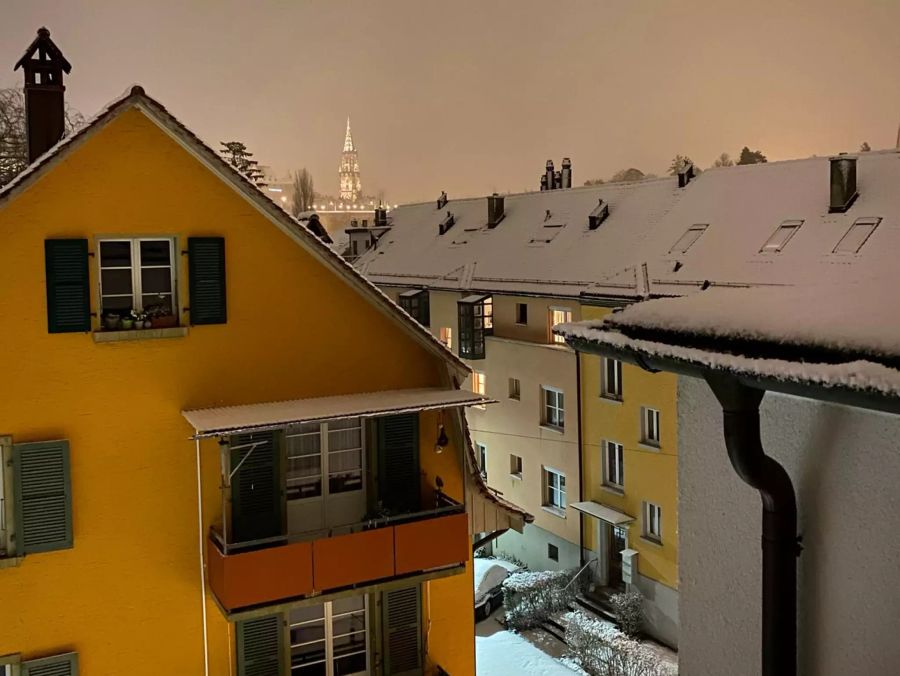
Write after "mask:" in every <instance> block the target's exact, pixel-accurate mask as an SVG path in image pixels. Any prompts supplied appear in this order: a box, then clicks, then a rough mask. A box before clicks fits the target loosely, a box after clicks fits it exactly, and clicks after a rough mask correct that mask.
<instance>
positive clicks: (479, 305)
mask: <svg viewBox="0 0 900 676" xmlns="http://www.w3.org/2000/svg"><path fill="white" fill-rule="evenodd" d="M457 310H458V313H459V317H458V318H459V356H460V357H463V358H464V359H484V337H485V336H488V335H491V334H492V333H493V332H494V299H493V297H492V296H490V295H484V296H482V295H473V296H466V297H465V298H462V299H461V300H458V301H457Z"/></svg>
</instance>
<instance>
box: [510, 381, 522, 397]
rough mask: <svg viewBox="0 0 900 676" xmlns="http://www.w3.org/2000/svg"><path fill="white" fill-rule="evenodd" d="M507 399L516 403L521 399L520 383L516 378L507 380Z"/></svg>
mask: <svg viewBox="0 0 900 676" xmlns="http://www.w3.org/2000/svg"><path fill="white" fill-rule="evenodd" d="M509 398H510V399H515V400H516V401H520V400H521V399H522V382H521V381H520V380H519V379H518V378H510V379H509Z"/></svg>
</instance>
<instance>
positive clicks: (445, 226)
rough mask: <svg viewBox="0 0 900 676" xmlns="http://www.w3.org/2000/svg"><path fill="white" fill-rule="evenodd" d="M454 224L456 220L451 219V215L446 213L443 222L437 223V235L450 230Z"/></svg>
mask: <svg viewBox="0 0 900 676" xmlns="http://www.w3.org/2000/svg"><path fill="white" fill-rule="evenodd" d="M454 223H456V219H455V218H453V214H451V213H450V212H449V211H448V212H447V217H446V218H445V219H444V220H443V221H441V222H440V223H438V234H439V235H443V234H444V233H446V232H447V231H448V230H449V229H450V228H452V227H453V224H454Z"/></svg>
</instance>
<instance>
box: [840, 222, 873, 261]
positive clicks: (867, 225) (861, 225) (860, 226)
mask: <svg viewBox="0 0 900 676" xmlns="http://www.w3.org/2000/svg"><path fill="white" fill-rule="evenodd" d="M880 223H881V218H880V217H872V216H867V217H863V218H857V219H856V220H855V221H853V223H852V224H851V225H850V227H849V228H847V232H845V233H844V234H843V236H842V237H841V238H840V240H838V243H837V244H835V245H834V249H832V251H831V253H836V254H849V255H855V254H858V253H859V252H860V251H861V250H862V248H863V247H864V246H865V245H866V242H868V241H869V238H870V237H871V236H872V235H874V234H875V230H877V229H878V226H879V224H880ZM865 230H868V232H865V234H864V235H863V238H862V240H860V242H859V244H857V245H856V248H855V249H853V248H852V247H851V248H850V249H847V248H845V249H842V248H841V245H842V244H843V243H844V242H845V241H848V240H849V239H850V237H851V236H852V235H855V234H856V232H857V231H859V232H864V231H865Z"/></svg>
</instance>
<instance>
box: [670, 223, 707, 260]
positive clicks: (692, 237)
mask: <svg viewBox="0 0 900 676" xmlns="http://www.w3.org/2000/svg"><path fill="white" fill-rule="evenodd" d="M708 227H709V223H697V224H695V225H692V226H691V227H689V228H688V229H687V232H685V233H684V234H683V235H682V236H681V237H679V238H678V241H677V242H675V245H674V246H673V247H672V248H671V249H669V253H685V252H687V250H688V249H690V248H691V247H692V246H694V242H696V241H697V240H698V239H700V235H702V234H703V233H704V232H706V229H707V228H708Z"/></svg>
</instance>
